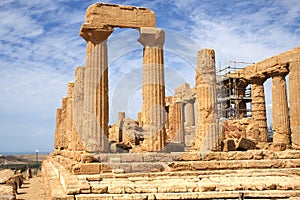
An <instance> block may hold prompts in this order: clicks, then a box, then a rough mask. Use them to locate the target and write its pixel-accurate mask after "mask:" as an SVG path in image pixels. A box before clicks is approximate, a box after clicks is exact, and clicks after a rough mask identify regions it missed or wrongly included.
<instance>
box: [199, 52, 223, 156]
mask: <svg viewBox="0 0 300 200" xmlns="http://www.w3.org/2000/svg"><path fill="white" fill-rule="evenodd" d="M195 88H196V104H197V115H198V120H199V123H198V124H197V131H196V134H195V146H194V148H195V149H197V150H201V151H204V152H205V151H209V150H212V149H213V148H215V147H216V145H217V144H218V135H219V131H218V113H217V98H216V69H215V52H214V50H212V49H202V50H200V51H199V52H198V63H197V69H196V87H195Z"/></svg>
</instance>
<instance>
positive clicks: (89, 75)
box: [80, 28, 113, 152]
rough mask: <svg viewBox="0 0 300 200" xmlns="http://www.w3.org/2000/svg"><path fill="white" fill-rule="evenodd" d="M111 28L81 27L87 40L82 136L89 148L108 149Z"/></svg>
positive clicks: (93, 149) (82, 34)
mask: <svg viewBox="0 0 300 200" xmlns="http://www.w3.org/2000/svg"><path fill="white" fill-rule="evenodd" d="M112 31H113V30H112V29H83V28H82V29H81V33H80V35H81V36H82V37H83V38H84V39H85V40H86V41H87V50H86V69H85V76H84V103H83V107H84V109H83V110H84V115H83V132H82V140H83V143H84V145H85V147H86V150H87V151H88V152H107V151H108V117H109V113H108V69H107V67H108V61H107V43H106V40H107V38H108V36H109V35H110V34H111V33H112Z"/></svg>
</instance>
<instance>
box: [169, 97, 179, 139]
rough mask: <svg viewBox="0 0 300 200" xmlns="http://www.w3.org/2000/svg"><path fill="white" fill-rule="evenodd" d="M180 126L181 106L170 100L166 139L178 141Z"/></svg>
mask: <svg viewBox="0 0 300 200" xmlns="http://www.w3.org/2000/svg"><path fill="white" fill-rule="evenodd" d="M173 98H174V97H173ZM180 126H181V108H180V105H179V103H175V102H172V103H170V105H169V133H168V141H173V142H180V139H179V134H180Z"/></svg>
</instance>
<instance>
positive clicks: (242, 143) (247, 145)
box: [236, 138, 256, 151]
mask: <svg viewBox="0 0 300 200" xmlns="http://www.w3.org/2000/svg"><path fill="white" fill-rule="evenodd" d="M236 147H237V148H236V149H237V150H242V151H246V150H251V149H255V147H256V144H255V142H253V141H252V140H249V139H246V138H241V139H240V140H239V141H238V143H237V145H236Z"/></svg>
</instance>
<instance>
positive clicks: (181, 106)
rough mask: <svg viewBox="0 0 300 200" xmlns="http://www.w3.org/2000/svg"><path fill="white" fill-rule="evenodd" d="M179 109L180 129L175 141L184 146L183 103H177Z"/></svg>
mask: <svg viewBox="0 0 300 200" xmlns="http://www.w3.org/2000/svg"><path fill="white" fill-rule="evenodd" d="M178 104H179V107H180V128H179V134H178V135H177V137H176V138H177V139H176V140H177V141H178V142H179V143H181V144H185V130H184V129H185V128H184V118H185V113H184V105H185V104H184V103H178Z"/></svg>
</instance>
